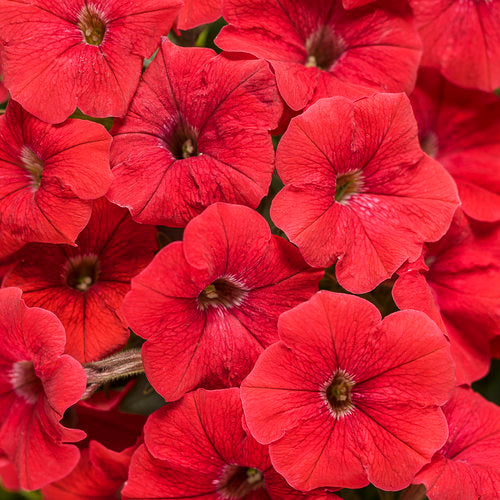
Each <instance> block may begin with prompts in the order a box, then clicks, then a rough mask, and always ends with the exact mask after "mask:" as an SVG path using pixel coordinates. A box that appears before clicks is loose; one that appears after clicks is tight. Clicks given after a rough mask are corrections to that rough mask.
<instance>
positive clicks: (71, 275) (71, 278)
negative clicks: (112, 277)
mask: <svg viewBox="0 0 500 500" xmlns="http://www.w3.org/2000/svg"><path fill="white" fill-rule="evenodd" d="M98 276H99V261H98V259H97V255H78V256H76V257H71V258H70V259H69V261H68V262H67V265H66V269H65V273H64V279H65V282H66V284H67V285H68V286H69V287H71V288H74V289H75V290H79V291H80V292H85V291H86V290H88V289H89V288H90V287H91V286H92V285H93V284H94V283H95V282H96V281H97V278H98Z"/></svg>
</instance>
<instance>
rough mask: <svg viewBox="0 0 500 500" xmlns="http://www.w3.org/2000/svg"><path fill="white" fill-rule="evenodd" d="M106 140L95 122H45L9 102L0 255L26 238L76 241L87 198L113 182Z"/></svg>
mask: <svg viewBox="0 0 500 500" xmlns="http://www.w3.org/2000/svg"><path fill="white" fill-rule="evenodd" d="M27 24H30V23H27ZM110 142H111V136H110V135H109V134H108V133H107V132H106V129H105V128H104V127H103V126H102V125H99V124H97V123H93V122H90V121H84V120H68V121H66V122H65V123H63V124H62V125H58V126H54V125H48V124H46V123H44V122H42V121H40V120H38V119H37V118H35V117H34V116H32V115H30V114H28V113H26V111H24V110H23V109H22V108H21V106H19V104H17V103H15V102H12V101H11V102H9V104H8V106H7V111H6V113H5V115H4V116H2V117H0V257H5V256H6V255H8V254H10V253H12V252H13V251H15V250H17V249H19V248H20V247H21V246H22V245H23V244H24V243H26V242H30V241H37V242H44V243H68V244H72V243H74V242H75V239H76V237H77V236H78V234H79V233H80V232H81V230H82V229H83V228H84V227H85V225H86V224H87V222H88V220H89V217H90V212H91V210H92V201H91V200H94V199H96V198H99V197H100V196H104V194H106V191H107V190H108V188H109V185H110V183H111V171H110V169H109V147H110Z"/></svg>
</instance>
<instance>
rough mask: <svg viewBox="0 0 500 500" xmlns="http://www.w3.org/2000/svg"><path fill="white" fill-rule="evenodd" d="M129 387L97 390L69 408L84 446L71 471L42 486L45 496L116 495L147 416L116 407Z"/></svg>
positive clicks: (108, 499) (59, 499) (110, 498)
mask: <svg viewBox="0 0 500 500" xmlns="http://www.w3.org/2000/svg"><path fill="white" fill-rule="evenodd" d="M129 388H130V384H129V385H128V387H126V388H125V389H124V390H123V391H121V392H116V391H107V392H106V393H105V392H99V393H97V394H95V395H94V396H93V397H92V398H91V399H90V400H88V401H80V402H79V403H78V404H77V405H76V406H74V407H73V408H72V415H71V420H73V419H74V420H73V423H75V424H76V425H77V426H78V427H79V428H81V429H83V430H84V431H85V432H86V433H87V439H85V440H84V441H82V442H80V443H78V444H79V447H80V448H83V449H82V451H81V457H80V461H79V462H78V465H77V466H76V467H75V468H74V469H73V470H72V471H71V473H70V474H68V475H67V476H66V477H64V478H63V479H60V480H59V481H56V482H53V483H51V484H49V485H47V486H45V487H44V488H43V489H42V494H43V498H44V500H88V499H89V498H96V497H98V498H99V499H102V500H114V499H116V498H117V495H118V494H119V492H120V490H121V489H122V488H123V483H124V482H125V481H126V479H127V476H128V469H129V466H130V459H131V458H132V454H133V452H134V451H135V449H136V448H137V443H138V441H139V440H140V436H141V434H142V428H143V426H144V423H145V422H146V417H143V416H141V415H131V414H126V413H121V412H120V411H119V408H118V405H119V403H120V402H121V401H122V400H123V398H124V397H125V396H126V395H127V393H128V389H129Z"/></svg>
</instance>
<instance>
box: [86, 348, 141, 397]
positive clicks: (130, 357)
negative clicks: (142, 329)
mask: <svg viewBox="0 0 500 500" xmlns="http://www.w3.org/2000/svg"><path fill="white" fill-rule="evenodd" d="M83 368H84V370H85V373H86V374H87V389H86V391H85V393H84V394H83V397H82V399H88V398H89V397H90V396H92V394H94V392H96V391H97V389H99V387H101V386H102V385H104V384H105V383H106V382H112V381H114V380H118V379H121V378H127V377H133V376H135V375H139V374H140V373H144V366H143V365H142V358H141V350H140V349H128V350H126V351H121V352H118V353H116V354H112V355H111V356H109V357H107V358H104V359H101V360H99V361H92V362H90V363H85V364H84V365H83Z"/></svg>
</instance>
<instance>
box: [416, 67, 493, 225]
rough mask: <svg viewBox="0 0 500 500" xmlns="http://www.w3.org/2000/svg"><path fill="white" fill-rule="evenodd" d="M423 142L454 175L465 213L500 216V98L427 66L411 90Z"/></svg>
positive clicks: (486, 217)
mask: <svg viewBox="0 0 500 500" xmlns="http://www.w3.org/2000/svg"><path fill="white" fill-rule="evenodd" d="M410 101H411V103H412V107H413V111H414V113H415V117H416V119H417V123H418V128H419V139H420V144H421V145H422V148H423V149H424V151H426V152H427V153H428V154H429V155H431V156H432V157H433V158H435V159H436V160H438V161H439V162H440V163H441V164H442V165H444V166H445V167H446V169H447V170H448V172H450V174H451V175H452V176H453V179H454V180H455V182H456V184H457V187H458V193H459V195H460V200H461V202H462V208H463V210H464V211H465V213H466V214H467V215H468V216H469V217H472V218H474V219H477V220H482V221H488V222H495V221H498V220H500V160H499V158H500V123H499V121H498V116H499V114H500V100H499V99H498V97H496V96H495V95H493V94H490V93H486V92H480V91H474V90H468V89H462V88H460V87H457V86H455V85H452V84H451V83H449V82H447V81H446V80H445V79H444V78H443V77H442V76H440V75H439V73H438V72H437V71H435V70H430V69H422V70H421V71H420V74H419V80H418V85H417V88H416V89H415V91H414V92H413V93H412V95H411V96H410Z"/></svg>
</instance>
